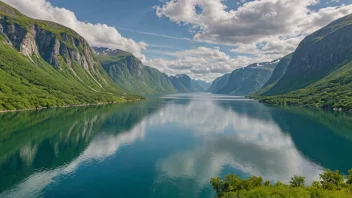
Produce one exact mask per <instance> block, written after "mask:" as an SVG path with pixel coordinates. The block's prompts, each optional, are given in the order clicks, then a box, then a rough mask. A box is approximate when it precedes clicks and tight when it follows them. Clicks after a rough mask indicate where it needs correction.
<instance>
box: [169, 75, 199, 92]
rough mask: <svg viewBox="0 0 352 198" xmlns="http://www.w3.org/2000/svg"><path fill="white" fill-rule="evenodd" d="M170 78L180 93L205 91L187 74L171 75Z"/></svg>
mask: <svg viewBox="0 0 352 198" xmlns="http://www.w3.org/2000/svg"><path fill="white" fill-rule="evenodd" d="M169 79H170V82H171V83H172V85H173V86H174V87H175V88H176V90H177V91H178V92H180V93H192V92H204V89H203V88H202V87H201V86H200V85H199V84H198V83H197V82H195V80H192V79H191V77H189V76H187V75H186V74H179V75H176V76H170V77H169Z"/></svg>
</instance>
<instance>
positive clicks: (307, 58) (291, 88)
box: [254, 15, 352, 110]
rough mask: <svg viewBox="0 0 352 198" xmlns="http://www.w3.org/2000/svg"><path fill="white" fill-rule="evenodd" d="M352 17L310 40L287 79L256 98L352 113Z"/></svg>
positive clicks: (304, 43)
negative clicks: (265, 94)
mask: <svg viewBox="0 0 352 198" xmlns="http://www.w3.org/2000/svg"><path fill="white" fill-rule="evenodd" d="M351 35H352V15H348V16H346V17H343V18H341V19H338V20H336V21H334V22H332V23H331V24H329V25H328V26H326V27H324V28H322V29H320V30H318V31H317V32H315V33H313V34H311V35H309V36H307V37H306V38H305V39H304V40H303V41H302V42H301V43H300V45H299V46H298V48H297V50H296V52H295V53H294V54H293V57H292V60H291V62H290V64H289V66H288V68H287V70H286V73H285V75H284V76H283V77H282V78H281V79H280V80H279V81H278V82H277V83H276V85H275V86H273V87H272V89H270V90H269V91H268V92H267V93H268V94H267V95H269V96H264V97H254V98H257V99H259V100H261V101H263V102H267V103H273V104H289V105H301V106H313V107H325V108H337V109H344V110H350V109H352V63H351V61H352V56H351V54H352V37H351Z"/></svg>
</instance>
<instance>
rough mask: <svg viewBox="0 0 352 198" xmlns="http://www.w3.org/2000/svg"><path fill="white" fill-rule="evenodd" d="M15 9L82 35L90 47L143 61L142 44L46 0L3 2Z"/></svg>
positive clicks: (7, 0) (143, 47) (145, 45)
mask: <svg viewBox="0 0 352 198" xmlns="http://www.w3.org/2000/svg"><path fill="white" fill-rule="evenodd" d="M3 1H4V2H5V3H7V4H9V5H11V6H13V7H15V8H17V9H18V10H20V11H21V12H22V13H23V14H25V15H27V16H30V17H32V18H36V19H42V20H48V21H54V22H56V23H59V24H62V25H64V26H67V27H69V28H71V29H73V30H75V31H76V32H78V33H79V34H80V35H82V36H83V37H84V38H85V39H86V40H87V41H88V43H89V44H90V45H91V46H96V47H107V48H111V49H123V50H126V51H129V52H131V53H133V54H135V55H136V56H137V57H138V58H140V59H142V60H145V59H146V57H145V56H144V55H143V53H142V51H143V50H145V49H146V47H147V44H146V43H144V42H135V41H134V40H132V39H128V38H125V37H123V36H122V35H121V34H120V33H119V32H118V31H117V30H116V29H115V28H114V27H110V26H108V25H106V24H99V23H98V24H92V23H88V22H82V21H79V20H78V19H77V17H76V15H75V13H73V12H72V11H70V10H67V9H65V8H58V7H55V6H53V5H51V4H50V3H49V2H48V1H46V0H3Z"/></svg>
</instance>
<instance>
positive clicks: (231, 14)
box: [155, 0, 352, 44]
mask: <svg viewBox="0 0 352 198" xmlns="http://www.w3.org/2000/svg"><path fill="white" fill-rule="evenodd" d="M318 2H319V1H318V0H255V1H251V2H247V3H245V4H243V5H242V6H240V7H239V8H238V9H237V10H229V11H228V10H227V7H226V5H225V3H224V1H223V0H172V1H169V2H166V3H164V4H163V5H162V6H159V7H155V9H156V14H157V16H159V17H162V16H165V17H168V18H169V19H170V20H171V21H173V22H175V23H178V24H189V25H191V27H192V28H198V29H199V31H198V32H197V33H196V34H195V36H194V38H195V39H196V40H203V41H207V42H212V43H227V44H238V43H248V42H249V43H255V42H258V41H260V40H263V39H269V38H270V39H269V40H272V39H275V40H276V39H280V38H281V39H282V38H287V37H289V38H292V37H297V36H298V35H306V34H309V33H311V32H313V31H315V30H317V29H318V28H320V27H322V26H324V25H327V24H328V23H329V22H331V21H333V20H335V19H337V18H340V17H342V16H344V15H346V14H349V13H351V12H352V9H351V8H352V5H342V6H340V7H327V8H322V9H320V10H318V11H312V10H309V6H311V5H315V4H317V3H318ZM196 7H199V8H201V9H202V12H201V13H199V12H197V10H196ZM279 37H280V38H279ZM283 40H285V39H283Z"/></svg>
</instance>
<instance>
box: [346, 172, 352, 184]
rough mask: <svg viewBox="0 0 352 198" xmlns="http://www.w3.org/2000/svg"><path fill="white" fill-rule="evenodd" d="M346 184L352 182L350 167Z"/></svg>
mask: <svg viewBox="0 0 352 198" xmlns="http://www.w3.org/2000/svg"><path fill="white" fill-rule="evenodd" d="M346 183H347V184H352V169H351V170H349V171H348V176H347V182H346Z"/></svg>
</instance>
